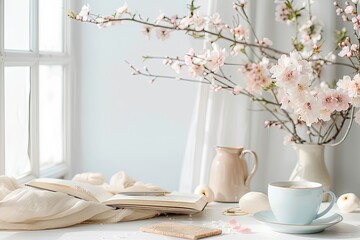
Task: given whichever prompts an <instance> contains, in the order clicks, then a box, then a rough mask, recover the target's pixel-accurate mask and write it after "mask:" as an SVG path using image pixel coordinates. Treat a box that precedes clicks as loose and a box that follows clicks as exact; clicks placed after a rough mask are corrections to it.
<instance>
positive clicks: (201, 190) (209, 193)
mask: <svg viewBox="0 0 360 240" xmlns="http://www.w3.org/2000/svg"><path fill="white" fill-rule="evenodd" d="M194 193H195V194H202V195H205V197H206V198H207V201H208V202H213V201H214V198H215V196H214V192H213V190H211V188H209V187H208V186H206V185H199V186H197V187H196V188H195V191H194Z"/></svg>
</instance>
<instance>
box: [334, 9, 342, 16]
mask: <svg viewBox="0 0 360 240" xmlns="http://www.w3.org/2000/svg"><path fill="white" fill-rule="evenodd" d="M335 12H336V15H340V14H342V13H343V12H344V9H342V8H337V9H336V11H335Z"/></svg>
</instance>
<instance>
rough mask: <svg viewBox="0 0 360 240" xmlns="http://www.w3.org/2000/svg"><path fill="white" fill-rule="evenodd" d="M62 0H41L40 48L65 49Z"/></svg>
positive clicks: (50, 49) (42, 49) (54, 50)
mask: <svg viewBox="0 0 360 240" xmlns="http://www.w3.org/2000/svg"><path fill="white" fill-rule="evenodd" d="M64 17H65V15H64V12H63V1H62V0H51V1H49V0H40V1H39V49H40V51H46V52H49V51H50V52H62V51H63V19H64Z"/></svg>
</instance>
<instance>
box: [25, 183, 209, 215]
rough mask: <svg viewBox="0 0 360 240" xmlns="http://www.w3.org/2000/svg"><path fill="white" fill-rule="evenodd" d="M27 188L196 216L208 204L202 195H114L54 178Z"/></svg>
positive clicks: (138, 193) (88, 199)
mask: <svg viewBox="0 0 360 240" xmlns="http://www.w3.org/2000/svg"><path fill="white" fill-rule="evenodd" d="M26 185H27V186H31V187H35V188H40V189H44V190H49V191H54V192H63V193H66V194H69V195H71V196H74V197H77V198H80V199H83V200H87V201H94V202H100V203H103V204H105V205H108V206H113V207H117V208H138V209H153V210H157V211H159V212H160V213H177V214H193V213H197V212H201V211H202V210H203V209H204V208H205V206H206V204H207V199H206V197H205V196H202V195H196V194H184V193H176V192H173V193H165V192H159V193H158V194H155V195H154V194H153V192H151V193H147V192H124V193H119V194H115V195H113V194H112V193H110V192H108V191H106V190H105V189H104V188H103V187H102V186H96V185H92V184H89V183H85V182H77V181H72V180H64V179H55V178H38V179H34V180H31V181H29V182H28V183H26Z"/></svg>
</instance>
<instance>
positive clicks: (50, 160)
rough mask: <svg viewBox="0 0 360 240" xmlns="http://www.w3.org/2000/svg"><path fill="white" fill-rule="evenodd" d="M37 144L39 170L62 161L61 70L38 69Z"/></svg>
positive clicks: (54, 67)
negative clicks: (38, 146)
mask: <svg viewBox="0 0 360 240" xmlns="http://www.w3.org/2000/svg"><path fill="white" fill-rule="evenodd" d="M39 74H40V75H39V130H40V132H39V142H40V168H41V169H44V168H46V167H49V166H52V165H54V164H57V163H60V162H62V159H63V154H62V152H63V107H62V106H63V98H62V95H63V84H62V82H63V68H62V66H54V65H41V66H40V67H39Z"/></svg>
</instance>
